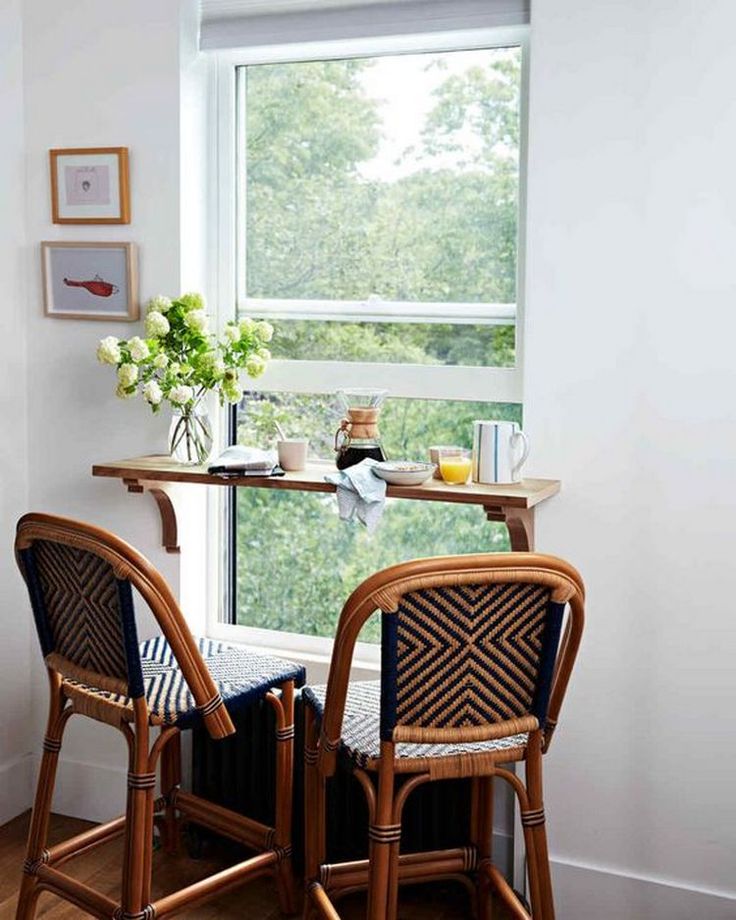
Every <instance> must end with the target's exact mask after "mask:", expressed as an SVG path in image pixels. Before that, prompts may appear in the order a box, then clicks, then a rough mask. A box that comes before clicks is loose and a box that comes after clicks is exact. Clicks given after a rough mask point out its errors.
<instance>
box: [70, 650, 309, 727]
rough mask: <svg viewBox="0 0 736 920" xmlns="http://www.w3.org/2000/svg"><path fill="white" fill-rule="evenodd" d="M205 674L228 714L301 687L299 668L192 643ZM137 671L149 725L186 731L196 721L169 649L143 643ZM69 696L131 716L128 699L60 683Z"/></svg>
mask: <svg viewBox="0 0 736 920" xmlns="http://www.w3.org/2000/svg"><path fill="white" fill-rule="evenodd" d="M195 641H196V642H197V646H198V648H199V651H200V654H201V655H202V658H203V659H204V661H205V664H206V665H207V670H208V671H209V672H210V675H211V676H212V680H213V681H214V682H215V685H216V686H217V689H218V692H219V693H220V696H221V697H222V699H223V701H224V703H225V705H226V706H227V709H228V711H229V712H230V713H234V712H235V711H237V710H238V709H241V708H243V707H245V706H248V705H249V704H251V703H253V702H255V701H256V700H258V699H261V698H262V697H264V696H265V694H266V693H267V692H268V691H269V690H270V689H271V688H272V687H274V686H276V685H277V684H280V683H282V682H283V681H287V680H293V681H295V682H296V684H297V686H301V685H302V684H303V683H304V679H305V671H304V668H303V667H302V666H301V665H297V664H294V662H292V661H284V660H283V659H281V658H274V657H272V656H270V655H259V654H257V653H256V652H251V651H248V650H247V649H244V648H239V647H238V646H233V645H227V644H226V643H224V642H218V641H216V640H214V639H196V640H195ZM140 654H141V669H142V671H143V683H144V686H145V695H146V701H147V703H148V708H149V710H150V712H151V721H152V722H154V723H156V724H163V725H175V726H177V727H178V728H191V727H193V726H194V725H196V724H197V723H198V722H199V720H200V718H201V717H200V714H199V710H198V709H197V706H196V703H195V702H194V698H193V696H192V694H191V692H190V690H189V687H188V686H187V683H186V681H185V680H184V675H183V674H182V672H181V670H180V668H179V665H178V664H177V661H176V658H175V657H174V653H173V652H172V650H171V646H170V645H169V643H168V642H167V641H166V640H165V639H164V638H163V637H162V636H157V637H156V638H155V639H148V640H146V641H145V642H142V643H141V645H140ZM64 683H65V685H67V686H68V687H69V688H70V689H71V691H72V695H77V694H79V693H84V694H93V695H95V696H98V697H103V698H104V699H106V700H108V701H109V702H113V703H115V704H116V705H118V706H121V707H123V708H124V709H125V710H126V711H127V710H130V712H131V714H132V705H131V701H130V699H128V698H126V697H124V696H119V695H117V694H114V693H109V692H107V691H105V690H99V689H96V688H92V687H86V686H84V685H83V684H79V683H78V682H77V681H70V680H67V681H65V682H64Z"/></svg>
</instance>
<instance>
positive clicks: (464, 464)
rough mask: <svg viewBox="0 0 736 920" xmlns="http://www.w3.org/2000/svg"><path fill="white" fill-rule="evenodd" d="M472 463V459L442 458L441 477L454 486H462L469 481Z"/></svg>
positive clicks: (459, 457)
mask: <svg viewBox="0 0 736 920" xmlns="http://www.w3.org/2000/svg"><path fill="white" fill-rule="evenodd" d="M471 467H472V461H471V459H470V457H463V456H462V455H460V456H454V457H440V475H441V476H442V478H443V479H444V480H445V482H448V483H451V484H452V485H462V484H463V483H465V482H467V481H468V476H470V469H471Z"/></svg>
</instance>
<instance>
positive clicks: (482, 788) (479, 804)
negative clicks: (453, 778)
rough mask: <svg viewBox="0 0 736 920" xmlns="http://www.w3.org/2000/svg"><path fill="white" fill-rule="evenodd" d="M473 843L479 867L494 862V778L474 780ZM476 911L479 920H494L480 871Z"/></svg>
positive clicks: (488, 887) (484, 877) (491, 906)
mask: <svg viewBox="0 0 736 920" xmlns="http://www.w3.org/2000/svg"><path fill="white" fill-rule="evenodd" d="M471 842H472V844H473V846H474V847H475V850H476V853H477V857H478V866H479V867H481V866H483V865H484V864H487V863H490V862H491V861H492V856H493V852H492V848H493V777H492V776H487V777H486V776H481V777H477V778H476V779H474V780H473V804H472V813H471ZM476 911H477V917H478V920H492V918H493V901H492V898H491V890H490V885H489V884H488V880H487V877H486V874H485V872H481V871H479V872H478V873H477V880H476Z"/></svg>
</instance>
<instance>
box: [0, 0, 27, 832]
mask: <svg viewBox="0 0 736 920" xmlns="http://www.w3.org/2000/svg"><path fill="white" fill-rule="evenodd" d="M21 34H22V22H21V7H20V0H0V124H1V125H2V128H3V140H2V143H1V144H0V278H1V279H2V309H0V343H2V346H1V347H2V359H1V360H0V419H2V422H1V423H0V424H2V435H0V470H2V476H1V477H0V634H1V635H2V641H1V642H0V699H2V706H0V824H2V823H3V822H5V821H7V820H8V819H9V818H12V817H13V816H14V815H16V814H17V813H18V812H19V811H22V809H23V808H25V807H26V803H27V801H28V794H29V788H30V782H29V779H30V776H29V774H30V769H29V764H28V754H29V751H30V748H31V735H30V733H29V723H30V715H31V685H30V680H29V676H28V668H29V658H30V625H31V624H30V618H29V613H28V610H27V604H26V601H25V599H24V596H23V593H24V592H23V589H22V586H21V584H20V579H19V576H18V573H17V571H16V570H15V562H14V560H13V533H14V528H15V522H16V520H17V518H18V517H19V515H21V514H22V513H23V511H25V508H26V501H27V490H28V474H27V457H28V453H27V437H26V435H27V431H26V398H25V393H26V381H25V371H26V367H25V322H24V320H25V313H26V305H25V302H24V285H23V239H24V222H23V207H24V199H23V183H24V171H25V170H24V162H23V150H24V148H23V79H22V78H23V63H22V40H21Z"/></svg>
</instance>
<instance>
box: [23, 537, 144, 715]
mask: <svg viewBox="0 0 736 920" xmlns="http://www.w3.org/2000/svg"><path fill="white" fill-rule="evenodd" d="M18 557H19V562H20V567H21V571H22V573H23V576H24V578H25V581H26V585H27V587H28V593H29V595H30V599H31V606H32V608H33V615H34V619H35V622H36V629H37V632H38V638H39V641H40V643H41V649H42V652H43V655H44V658H46V659H48V657H49V655H58V656H61V658H62V659H63V660H64V661H65V663H68V664H70V665H71V666H72V668H73V669H79V677H80V678H81V679H84V680H85V681H90V680H93V679H94V678H95V677H97V678H98V680H97V685H98V686H102V687H105V685H106V683H107V681H106V678H112V679H114V680H116V681H122V682H123V683H124V684H125V685H126V686H127V695H128V696H131V697H139V696H142V695H143V689H144V688H143V676H142V673H141V661H140V654H139V651H138V638H137V633H136V625H135V614H134V608H133V592H132V589H131V585H130V582H129V581H128V580H126V579H120V578H117V577H116V575H115V573H114V572H113V568H112V566H111V564H110V563H109V562H108V561H107V560H106V559H103V558H102V557H101V556H98V555H96V554H95V553H93V552H91V551H90V550H88V549H83V548H80V547H77V546H74V545H73V544H71V543H64V542H60V541H59V542H57V541H56V540H47V539H38V540H34V541H33V543H32V544H31V545H30V546H29V547H27V548H24V549H21V550H20V551H19V553H18ZM67 671H68V668H67Z"/></svg>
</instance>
